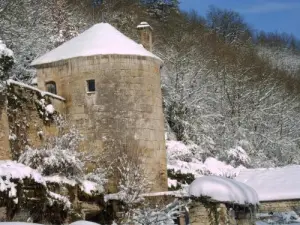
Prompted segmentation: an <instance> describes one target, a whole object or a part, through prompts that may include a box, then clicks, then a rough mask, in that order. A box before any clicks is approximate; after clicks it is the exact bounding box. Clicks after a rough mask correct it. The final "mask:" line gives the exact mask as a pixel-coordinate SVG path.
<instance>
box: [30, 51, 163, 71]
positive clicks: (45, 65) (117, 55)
mask: <svg viewBox="0 0 300 225" xmlns="http://www.w3.org/2000/svg"><path fill="white" fill-rule="evenodd" d="M101 56H104V57H109V56H113V57H137V58H145V59H152V60H155V61H157V62H158V63H159V64H160V65H163V64H164V61H163V60H162V59H161V58H159V57H158V56H156V57H152V56H144V55H134V54H133V55H130V54H101V55H89V56H78V57H73V58H67V59H61V60H57V61H53V62H49V63H34V61H35V60H34V61H33V62H32V63H31V64H30V66H31V67H34V68H43V67H51V65H59V64H64V63H67V62H68V61H69V60H72V59H80V58H89V57H101Z"/></svg>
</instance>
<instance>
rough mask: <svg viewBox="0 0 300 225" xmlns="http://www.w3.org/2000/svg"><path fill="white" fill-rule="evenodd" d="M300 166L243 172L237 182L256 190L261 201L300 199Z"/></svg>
mask: <svg viewBox="0 0 300 225" xmlns="http://www.w3.org/2000/svg"><path fill="white" fill-rule="evenodd" d="M299 175H300V166H298V165H293V166H286V167H281V168H269V169H245V170H241V171H240V173H239V174H238V176H237V177H236V178H235V180H237V181H240V182H243V183H245V184H247V185H249V186H250V187H252V188H253V189H255V190H256V192H257V194H258V197H259V200H260V201H278V200H289V199H300V188H299V187H300V180H299Z"/></svg>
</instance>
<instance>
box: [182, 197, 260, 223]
mask: <svg viewBox="0 0 300 225" xmlns="http://www.w3.org/2000/svg"><path fill="white" fill-rule="evenodd" d="M245 210H246V211H247V210H248V208H246V209H245ZM189 217H190V224H191V225H207V224H210V225H254V218H255V216H254V215H253V216H251V215H250V213H238V212H235V213H234V212H233V211H231V210H230V207H228V206H226V205H225V204H223V203H217V202H216V203H210V204H209V206H208V205H207V204H205V203H204V204H203V203H201V202H193V203H192V205H191V207H190V210H189ZM181 225H185V224H181Z"/></svg>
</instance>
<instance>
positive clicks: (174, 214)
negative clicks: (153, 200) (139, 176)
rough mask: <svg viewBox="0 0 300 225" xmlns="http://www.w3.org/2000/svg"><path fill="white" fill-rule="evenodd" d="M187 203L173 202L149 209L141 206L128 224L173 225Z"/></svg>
mask: <svg viewBox="0 0 300 225" xmlns="http://www.w3.org/2000/svg"><path fill="white" fill-rule="evenodd" d="M186 207H187V202H183V201H179V200H175V201H174V202H172V203H170V204H168V205H162V206H156V207H154V208H153V207H150V206H144V207H143V206H141V207H140V208H139V209H136V210H135V211H134V212H133V216H132V218H131V219H130V220H129V222H131V223H133V224H134V225H173V224H175V222H174V221H175V220H176V219H177V218H178V217H179V216H180V215H182V214H183V212H184V211H185V209H186Z"/></svg>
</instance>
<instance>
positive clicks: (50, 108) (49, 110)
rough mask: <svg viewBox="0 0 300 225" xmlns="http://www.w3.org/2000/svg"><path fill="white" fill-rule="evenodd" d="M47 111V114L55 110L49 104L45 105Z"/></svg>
mask: <svg viewBox="0 0 300 225" xmlns="http://www.w3.org/2000/svg"><path fill="white" fill-rule="evenodd" d="M45 109H46V111H47V113H49V114H53V113H54V112H55V108H54V107H53V105H51V104H49V105H47V106H46V107H45Z"/></svg>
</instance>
